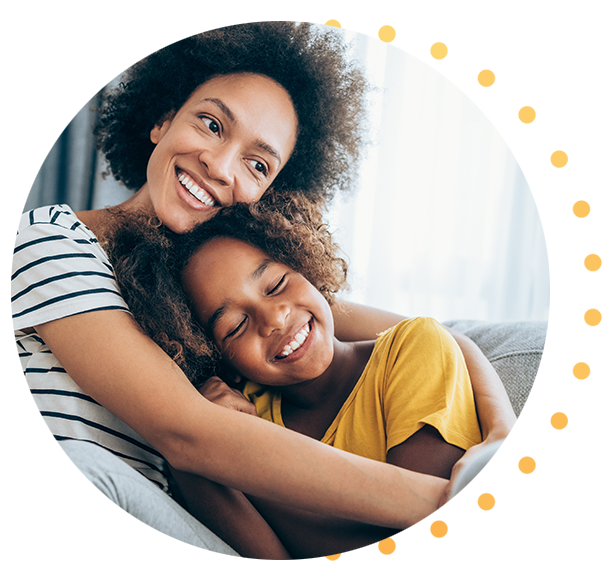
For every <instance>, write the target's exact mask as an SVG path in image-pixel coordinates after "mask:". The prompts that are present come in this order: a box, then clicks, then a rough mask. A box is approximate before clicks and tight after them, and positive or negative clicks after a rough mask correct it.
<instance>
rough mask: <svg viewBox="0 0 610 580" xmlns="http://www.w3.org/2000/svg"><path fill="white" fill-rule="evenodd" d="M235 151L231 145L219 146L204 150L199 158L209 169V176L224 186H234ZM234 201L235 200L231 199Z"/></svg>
mask: <svg viewBox="0 0 610 580" xmlns="http://www.w3.org/2000/svg"><path fill="white" fill-rule="evenodd" d="M235 158H236V156H235V153H234V152H233V151H232V150H231V149H230V148H229V147H222V146H220V145H219V146H217V147H215V148H213V149H207V150H205V151H202V152H201V154H200V155H199V160H200V161H201V163H203V164H204V165H205V167H206V169H207V174H208V177H209V178H210V179H212V180H214V181H217V182H218V183H220V184H221V185H223V186H232V185H233V182H234V180H235V162H236V159H235ZM231 202H233V200H231Z"/></svg>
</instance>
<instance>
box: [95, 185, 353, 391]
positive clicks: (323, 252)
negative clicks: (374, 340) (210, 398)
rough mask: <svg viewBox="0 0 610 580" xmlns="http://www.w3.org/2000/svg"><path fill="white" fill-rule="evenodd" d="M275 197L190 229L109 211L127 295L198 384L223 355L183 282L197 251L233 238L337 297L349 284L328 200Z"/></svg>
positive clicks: (112, 245) (113, 253) (109, 236)
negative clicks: (329, 221)
mask: <svg viewBox="0 0 610 580" xmlns="http://www.w3.org/2000/svg"><path fill="white" fill-rule="evenodd" d="M273 197H274V198H273V199H263V200H261V201H259V202H257V203H255V204H250V205H248V204H236V205H234V206H231V207H227V208H223V209H221V210H219V212H218V214H217V215H216V216H215V217H214V218H212V219H211V220H209V221H207V222H204V223H202V224H201V225H199V226H198V227H197V228H196V229H195V230H193V231H192V232H190V233H187V234H182V235H178V234H175V233H173V232H171V231H170V230H169V229H168V228H166V227H165V226H163V225H162V224H161V223H160V222H159V221H158V220H157V219H156V218H151V217H150V216H148V215H143V214H134V213H131V212H122V211H121V210H117V209H110V210H109V211H112V212H114V213H115V217H116V219H114V220H112V226H111V227H112V229H111V231H108V232H106V239H105V241H104V245H105V247H106V250H107V252H108V255H109V257H110V260H111V263H112V264H113V268H114V274H115V277H116V280H117V283H118V285H119V288H120V291H121V295H122V296H123V298H124V299H125V301H126V302H127V305H128V306H129V308H130V310H131V313H132V314H133V316H134V318H135V320H136V321H137V322H138V324H139V325H140V326H141V328H142V329H143V331H144V332H145V333H146V334H148V335H149V336H150V337H151V338H152V339H153V340H154V341H155V342H156V343H157V344H158V345H159V346H160V347H161V348H162V349H163V350H164V351H165V352H166V353H167V354H168V355H169V356H170V357H171V358H172V359H173V360H174V361H175V362H176V363H177V364H178V366H180V368H181V369H182V370H183V371H184V373H185V374H186V376H187V377H188V379H189V380H190V381H191V382H192V383H193V384H199V383H202V382H204V381H205V380H207V379H208V378H209V377H210V376H212V375H214V374H215V373H216V372H217V370H218V363H219V361H220V353H219V351H218V349H217V347H216V345H215V343H214V341H213V339H212V337H211V336H209V335H208V334H207V333H206V331H205V330H204V329H203V328H202V327H201V326H200V325H199V324H198V323H197V321H196V319H195V316H194V315H193V313H192V311H191V308H190V301H189V298H188V297H187V295H186V294H185V292H184V291H183V289H182V287H181V285H180V277H181V273H182V271H183V270H184V268H185V267H186V265H187V264H188V262H189V260H190V258H191V257H192V256H193V255H194V254H195V252H197V251H198V250H199V249H201V248H202V247H203V246H204V245H205V244H206V243H207V242H209V241H211V240H212V239H216V238H220V237H229V238H235V239H238V240H242V241H244V242H246V243H248V244H251V245H253V246H255V247H257V248H259V249H260V250H262V251H263V252H265V253H266V254H268V255H269V256H271V258H273V259H274V260H276V261H278V262H281V263H283V264H285V265H287V266H289V267H290V268H292V269H293V270H295V271H296V272H298V273H299V274H301V275H302V276H303V277H305V278H306V279H307V280H308V281H309V282H310V283H311V284H312V285H313V286H314V287H315V288H316V289H317V290H318V291H319V292H320V293H321V294H322V295H323V296H324V297H325V298H326V300H327V301H328V302H329V303H330V304H332V303H333V298H334V294H335V293H336V292H337V291H339V290H340V289H342V288H344V287H346V286H347V283H346V278H347V264H346V262H345V260H344V259H343V258H341V257H340V256H339V255H338V252H339V248H338V246H337V245H336V244H335V243H334V242H333V241H332V236H331V234H330V232H329V231H328V228H327V225H326V224H325V223H324V221H323V217H322V209H321V208H320V205H319V204H317V203H315V202H312V201H311V200H309V199H308V198H306V197H305V196H303V195H300V194H297V195H294V194H288V193H286V194H283V195H282V194H278V193H274V196H273ZM278 198H280V199H278ZM276 204H279V207H281V210H279V209H276V208H277V207H278V205H276ZM204 251H205V250H204Z"/></svg>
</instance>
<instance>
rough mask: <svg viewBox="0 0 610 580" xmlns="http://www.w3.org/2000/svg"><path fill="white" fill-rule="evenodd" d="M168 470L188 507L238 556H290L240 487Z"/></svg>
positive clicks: (273, 557)
mask: <svg viewBox="0 0 610 580" xmlns="http://www.w3.org/2000/svg"><path fill="white" fill-rule="evenodd" d="M171 471H172V475H173V476H174V479H175V480H176V483H177V484H178V486H179V490H180V493H181V494H182V498H183V500H184V503H185V504H186V508H187V509H188V511H189V512H190V513H191V514H192V515H193V516H194V517H196V518H197V519H198V520H199V521H200V522H201V523H202V524H203V525H204V526H206V527H207V528H209V529H210V530H211V531H212V532H214V533H215V534H216V535H217V536H218V537H219V538H221V539H222V540H224V541H225V542H226V543H227V544H228V545H229V546H231V547H232V548H233V549H234V550H235V551H236V552H237V553H238V554H239V555H240V556H243V557H245V558H258V559H263V560H290V559H291V556H290V554H289V553H288V551H287V550H286V548H285V547H284V545H283V544H282V542H281V541H280V539H279V538H278V537H277V535H276V533H275V532H274V531H273V530H272V529H271V527H270V526H269V524H268V523H267V522H266V521H265V520H264V519H263V517H262V516H261V515H260V514H259V513H258V511H257V510H256V508H255V507H254V506H253V505H252V504H251V503H250V501H249V500H248V499H247V498H246V496H245V495H244V494H243V493H242V492H241V491H237V490H236V489H231V488H230V487H226V486H224V485H219V484H218V483H214V482H213V481H210V480H209V479H205V478H204V477H201V476H200V475H193V474H192V473H186V472H184V471H176V470H174V469H172V470H171Z"/></svg>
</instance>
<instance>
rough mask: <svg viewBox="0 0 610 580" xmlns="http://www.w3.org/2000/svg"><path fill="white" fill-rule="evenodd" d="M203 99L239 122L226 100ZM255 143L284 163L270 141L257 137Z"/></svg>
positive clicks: (232, 121) (232, 120) (233, 120)
mask: <svg viewBox="0 0 610 580" xmlns="http://www.w3.org/2000/svg"><path fill="white" fill-rule="evenodd" d="M203 101H204V102H209V103H214V104H215V105H216V106H217V107H218V108H219V109H220V110H221V111H222V112H223V113H224V114H225V115H226V116H227V117H228V118H229V120H230V121H231V123H235V124H237V122H238V121H237V119H236V118H235V115H234V114H233V111H231V109H229V107H227V105H226V103H225V102H224V101H222V100H220V99H218V98H216V97H208V98H206V99H203ZM254 144H255V145H256V146H257V147H258V148H259V149H262V150H263V151H266V152H267V153H269V155H271V156H272V157H275V158H276V159H277V160H278V163H279V164H280V165H281V164H282V158H281V157H280V154H279V153H278V151H277V150H276V149H275V147H272V146H271V145H269V143H265V142H264V141H261V140H260V139H257V140H256V142H255V143H254Z"/></svg>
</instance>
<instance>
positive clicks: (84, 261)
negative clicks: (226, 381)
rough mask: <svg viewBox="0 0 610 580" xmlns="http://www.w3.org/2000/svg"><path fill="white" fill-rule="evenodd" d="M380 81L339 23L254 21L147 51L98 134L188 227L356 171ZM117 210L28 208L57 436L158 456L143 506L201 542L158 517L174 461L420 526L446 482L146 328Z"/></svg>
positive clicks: (143, 484) (42, 380)
mask: <svg viewBox="0 0 610 580" xmlns="http://www.w3.org/2000/svg"><path fill="white" fill-rule="evenodd" d="M365 87H366V83H365V82H364V80H363V76H362V74H361V72H360V71H359V69H358V68H357V67H355V66H354V65H353V63H352V61H351V60H350V58H349V56H348V54H347V51H346V47H345V46H344V44H343V43H342V41H341V39H340V37H339V36H338V33H336V32H335V31H334V30H333V29H328V30H324V31H319V30H318V29H316V28H315V27H314V26H310V25H308V24H299V25H296V24H293V23H285V22H281V23H257V24H250V25H242V26H237V27H232V28H228V29H221V30H216V31H213V32H210V33H206V34H203V35H198V36H196V37H192V38H188V39H186V40H184V41H181V42H179V43H176V44H174V45H172V46H169V47H167V48H165V49H163V50H161V51H159V52H157V53H155V54H153V55H151V56H150V57H148V58H147V59H144V60H143V61H142V62H140V63H137V64H136V65H135V66H134V67H133V68H132V69H130V70H129V71H128V72H127V73H126V75H125V76H124V77H123V79H122V82H121V83H119V85H118V86H117V88H116V89H115V90H114V91H112V92H111V93H110V94H107V95H105V100H104V104H103V107H102V114H101V118H100V123H99V124H98V127H97V128H96V135H97V137H98V144H99V147H100V149H101V151H102V152H103V153H104V155H105V156H106V159H107V161H108V164H109V169H110V171H111V172H112V173H113V175H114V176H115V177H116V178H117V179H118V180H119V181H121V182H122V183H123V184H124V185H126V186H127V187H128V188H130V189H132V190H134V192H135V193H134V195H133V197H132V198H130V199H129V200H128V201H127V202H125V203H124V204H122V208H121V209H122V210H124V211H125V212H127V213H131V212H135V211H138V212H145V213H147V214H149V215H151V216H156V217H157V218H158V219H159V220H160V221H161V222H162V223H163V224H165V226H167V227H168V228H169V229H170V230H171V231H173V232H176V233H184V232H186V231H188V230H190V229H192V228H193V227H194V226H195V225H197V224H199V223H202V222H205V221H207V220H208V219H209V218H210V217H212V216H213V215H214V214H215V213H216V212H217V211H218V208H219V207H221V206H229V205H232V204H234V203H235V202H245V201H248V202H249V201H255V200H258V199H260V198H261V196H262V195H263V194H264V193H265V192H267V191H268V190H269V189H270V188H271V186H272V185H273V189H274V190H275V192H288V191H293V190H296V189H301V190H303V191H304V192H305V193H306V195H307V196H309V197H310V198H311V199H313V200H320V199H323V198H330V197H331V196H332V195H333V194H334V193H335V192H336V191H337V190H338V189H344V188H349V186H350V185H351V182H352V179H351V176H352V175H353V173H354V172H353V167H356V166H357V161H358V159H359V151H360V148H359V146H360V143H361V141H362V132H361V128H360V123H361V122H362V120H363V119H364V118H365V114H364V113H365V108H364V94H365ZM117 215H118V214H117V212H116V211H113V210H112V209H110V210H92V211H83V212H78V213H74V211H73V210H72V209H71V208H70V207H68V206H65V205H61V206H50V207H46V208H40V209H37V210H33V211H31V212H28V213H26V214H24V216H23V217H22V221H21V223H20V226H19V234H18V237H17V242H16V247H15V254H14V271H13V277H12V284H13V299H12V300H13V302H12V306H13V320H14V328H15V337H16V341H17V344H18V347H19V352H20V358H21V362H22V366H23V369H24V372H25V374H26V377H27V379H28V384H29V386H30V389H31V391H32V393H33V395H34V397H35V399H36V403H37V405H38V407H39V408H40V410H41V413H42V414H43V416H44V418H45V420H46V421H47V423H48V425H49V427H50V429H51V430H52V432H53V434H54V435H55V437H56V438H57V439H58V440H59V441H60V442H61V444H62V446H63V447H64V449H65V450H66V451H67V452H69V453H70V454H71V456H72V457H74V456H75V455H74V454H75V453H77V452H78V454H79V456H81V457H84V459H82V461H84V462H85V467H86V470H87V471H88V472H91V471H95V470H96V469H97V471H98V473H99V472H101V475H104V476H106V474H107V473H108V472H109V470H108V469H105V468H104V469H102V468H99V469H98V466H99V465H100V463H99V462H98V460H97V459H96V460H95V462H92V461H90V460H89V459H88V458H90V457H92V456H93V451H91V450H90V449H88V448H87V447H88V446H90V444H91V443H94V444H95V445H96V449H95V454H96V456H97V457H102V456H105V457H104V460H105V461H111V460H116V458H120V459H121V460H123V461H124V462H126V463H127V464H128V465H130V466H131V467H133V468H135V469H136V470H137V472H139V473H136V472H134V473H133V474H130V477H132V478H133V479H134V481H135V480H137V477H136V476H138V477H140V474H141V475H143V476H144V477H146V478H147V480H149V481H150V482H153V483H152V484H150V483H149V482H148V481H145V480H144V479H143V478H141V477H140V480H138V481H137V486H136V487H134V490H136V489H137V491H132V495H131V496H130V500H129V502H128V503H129V505H130V507H129V509H130V510H132V508H131V506H133V505H136V504H139V503H142V502H143V501H144V499H143V498H145V497H148V496H150V501H151V502H152V506H149V505H145V506H144V507H143V508H142V509H138V510H137V513H138V517H143V519H144V520H145V521H148V522H149V523H150V524H151V525H154V526H155V527H157V528H160V529H162V530H164V531H166V532H167V533H168V534H170V535H174V536H178V537H181V538H182V539H185V541H190V542H192V543H195V544H197V545H205V542H203V543H202V542H201V541H200V540H199V539H197V538H190V537H188V533H187V534H186V535H181V534H178V533H177V532H176V530H175V529H174V528H173V527H172V525H170V524H169V523H168V522H170V518H169V517H168V518H165V517H162V518H159V520H157V521H155V519H154V517H152V519H147V517H148V516H149V515H150V514H153V516H154V514H156V513H158V509H159V508H158V505H159V501H157V497H158V493H157V494H155V492H158V490H157V489H155V488H154V486H155V485H156V486H158V487H159V488H161V489H162V490H163V491H169V483H168V463H169V464H171V465H173V466H174V467H178V468H180V469H182V470H183V471H186V472H188V473H190V474H193V477H196V476H197V475H201V476H205V477H207V478H209V479H211V480H214V481H216V482H217V483H218V484H221V485H219V488H221V489H223V490H226V493H227V494H229V495H230V494H231V490H230V489H229V488H223V487H222V485H227V486H230V487H231V488H236V489H239V490H242V491H245V492H250V493H254V494H257V495H259V496H261V497H267V498H268V499H281V500H283V501H284V502H286V503H290V504H292V505H296V506H299V507H301V508H304V509H309V510H312V511H314V512H318V513H331V514H334V515H336V516H342V517H350V518H354V519H357V520H360V521H365V522H369V523H372V524H380V525H390V526H395V527H404V526H406V525H409V524H410V523H412V522H413V521H414V520H415V519H419V518H420V517H421V516H422V515H423V514H425V513H428V512H429V511H430V510H431V509H434V507H435V504H436V501H437V497H436V494H433V496H432V497H431V496H430V492H429V489H430V486H422V485H420V482H421V478H417V477H414V476H412V475H410V474H409V472H406V471H405V470H400V469H398V468H396V467H391V466H387V465H382V464H378V463H373V462H370V461H366V460H365V459H361V458H355V457H353V456H352V455H349V454H344V453H340V452H333V451H331V450H329V448H328V447H327V446H324V445H320V444H319V443H317V442H314V441H311V440H309V439H306V438H304V437H302V436H301V435H298V434H296V433H294V432H292V431H288V430H284V429H279V428H277V427H276V426H274V425H271V424H268V423H265V422H262V421H258V420H256V419H255V418H254V417H250V416H247V414H237V413H230V412H229V411H228V410H226V409H223V408H222V407H219V406H217V405H212V404H211V403H210V402H209V401H208V400H207V399H205V398H204V397H202V396H201V395H200V394H199V393H198V391H197V390H196V389H195V388H193V385H192V383H191V382H190V381H189V380H188V378H187V377H186V376H185V375H184V373H183V372H182V371H180V370H179V368H178V367H177V366H176V364H175V363H174V362H173V361H172V360H171V358H170V357H168V356H167V355H166V354H165V353H164V352H163V351H162V350H161V349H160V348H159V347H158V346H157V345H156V344H155V343H154V342H153V341H152V340H151V339H150V338H148V337H147V336H145V335H144V334H143V333H142V332H141V330H140V329H139V327H138V325H137V324H135V322H134V321H133V318H132V316H131V314H130V312H129V308H128V307H127V305H126V303H125V301H124V299H123V297H122V296H121V294H120V292H119V290H118V288H117V286H116V282H115V280H114V277H113V272H112V267H111V265H110V263H109V261H108V256H107V255H106V253H105V251H104V249H103V248H102V247H101V245H100V243H99V240H104V239H105V238H107V233H108V232H110V231H111V230H112V229H113V227H114V225H115V222H116V220H117ZM334 316H335V317H336V333H337V336H338V337H339V338H343V339H360V338H367V337H370V338H372V337H374V336H375V333H376V332H379V331H381V330H384V329H385V328H387V327H389V326H391V325H392V324H393V323H394V321H395V320H396V318H397V317H395V316H393V315H389V314H387V313H381V312H379V311H375V310H370V309H366V308H359V307H353V308H351V311H350V314H349V315H347V314H344V313H342V312H341V311H339V310H336V311H335V313H334ZM460 340H461V339H460ZM462 344H463V345H464V346H463V347H464V352H465V354H466V357H467V361H468V364H469V365H470V371H471V375H472V377H473V383H474V385H475V394H476V397H477V406H478V411H479V415H480V417H481V420H482V423H483V435H484V437H485V441H484V443H483V445H486V444H488V443H489V442H490V441H493V439H494V438H498V437H502V436H504V435H505V433H506V432H507V430H508V428H509V427H510V423H511V421H512V418H511V417H510V415H507V414H506V412H505V410H504V403H505V402H504V399H503V397H505V394H504V392H503V389H502V386H501V384H500V383H499V380H498V378H497V375H495V373H494V372H493V370H492V368H491V366H490V365H489V364H488V363H487V361H486V360H485V359H484V357H483V355H482V354H481V353H480V351H478V350H477V349H476V348H474V347H473V345H472V343H470V342H469V341H462ZM477 389H478V390H477ZM252 446H254V447H255V448H259V449H261V450H263V449H264V450H265V451H261V452H260V454H259V455H258V456H257V457H256V458H254V457H252V456H250V455H249V454H248V453H246V451H247V450H249V449H251V448H252ZM271 450H273V451H271ZM100 460H101V459H100ZM465 460H466V461H467V460H468V457H467V456H465V457H464V458H463V460H462V461H463V462H464V461H465ZM260 461H263V462H264V465H265V468H264V469H261V467H260V463H259V462H260ZM311 465H315V466H316V471H315V472H314V471H312V470H311V468H310V467H306V466H311ZM80 466H81V468H83V464H82V463H81V464H80ZM344 477H347V478H348V480H349V481H350V482H351V484H352V485H350V486H347V487H346V486H345V485H344ZM115 485H122V483H121V484H115ZM134 485H135V484H134ZM142 489H146V490H147V494H148V496H147V494H144V493H143V492H142V491H141V490H142ZM129 493H130V492H128V490H126V489H124V488H121V489H119V493H118V495H119V496H120V497H124V496H125V495H129ZM415 498H419V499H418V501H420V500H421V503H420V504H418V501H414V499H415ZM236 501H240V500H239V499H238V500H236ZM170 503H171V502H170ZM416 505H419V507H417V508H414V506H416ZM169 509H170V510H173V509H174V508H173V504H172V507H170V508H169ZM132 513H134V511H133V510H132ZM142 514H144V515H142ZM173 515H175V516H176V517H177V518H178V519H183V518H185V514H183V513H182V512H180V510H176V513H175V514H173ZM172 517H173V516H172ZM176 517H173V520H172V521H175V520H176ZM190 527H191V526H190V522H187V528H189V529H190ZM223 549H226V550H227V551H230V550H228V548H223Z"/></svg>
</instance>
